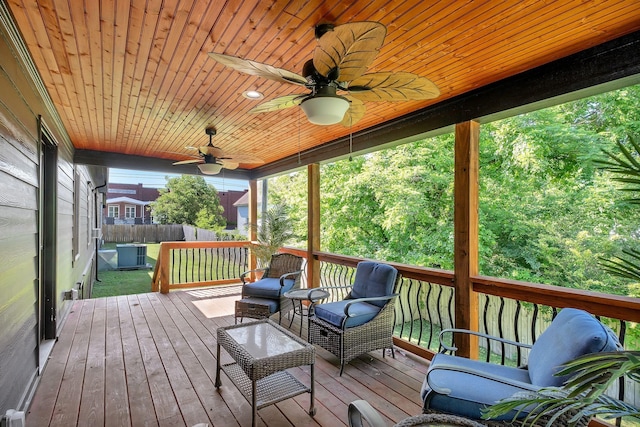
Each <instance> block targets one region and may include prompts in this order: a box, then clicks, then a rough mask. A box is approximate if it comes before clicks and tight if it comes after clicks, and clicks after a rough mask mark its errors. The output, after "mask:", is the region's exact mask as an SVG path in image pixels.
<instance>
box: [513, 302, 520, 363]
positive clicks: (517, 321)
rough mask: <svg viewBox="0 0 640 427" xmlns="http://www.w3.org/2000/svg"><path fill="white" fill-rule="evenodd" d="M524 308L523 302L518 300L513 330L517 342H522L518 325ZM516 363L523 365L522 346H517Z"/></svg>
mask: <svg viewBox="0 0 640 427" xmlns="http://www.w3.org/2000/svg"><path fill="white" fill-rule="evenodd" d="M521 308H522V304H521V303H520V301H516V314H515V321H514V323H513V331H514V335H515V337H514V340H515V341H516V342H520V334H519V333H518V330H519V328H518V325H519V324H520V309H521ZM516 365H517V366H520V365H522V352H521V349H520V347H516Z"/></svg>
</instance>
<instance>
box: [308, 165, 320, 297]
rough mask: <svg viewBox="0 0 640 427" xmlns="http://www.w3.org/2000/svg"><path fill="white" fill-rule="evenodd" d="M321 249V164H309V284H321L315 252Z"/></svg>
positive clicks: (314, 285) (310, 285)
mask: <svg viewBox="0 0 640 427" xmlns="http://www.w3.org/2000/svg"><path fill="white" fill-rule="evenodd" d="M319 250H320V165H319V164H318V163H312V164H310V165H308V166H307V286H308V287H309V288H317V287H318V286H320V261H318V260H316V259H314V258H313V253H314V252H315V251H319Z"/></svg>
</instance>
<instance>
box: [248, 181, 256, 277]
mask: <svg viewBox="0 0 640 427" xmlns="http://www.w3.org/2000/svg"><path fill="white" fill-rule="evenodd" d="M247 227H248V228H247V232H248V237H249V241H250V242H255V241H256V240H257V238H258V181H256V180H254V179H252V180H250V181H249V223H248V224H247ZM255 269H256V255H255V253H254V252H253V251H249V270H255ZM252 279H253V278H252Z"/></svg>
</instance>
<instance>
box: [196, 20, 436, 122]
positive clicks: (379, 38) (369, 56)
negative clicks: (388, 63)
mask: <svg viewBox="0 0 640 427" xmlns="http://www.w3.org/2000/svg"><path fill="white" fill-rule="evenodd" d="M386 33H387V29H386V27H385V26H384V25H383V24H381V23H379V22H370V21H363V22H352V23H348V24H343V25H337V26H334V25H333V24H320V25H317V26H316V27H315V36H316V39H317V42H318V45H317V47H316V48H315V51H314V54H313V59H310V60H309V61H307V62H306V63H305V64H304V67H303V70H302V75H299V74H297V73H294V72H291V71H288V70H284V69H281V68H276V67H273V66H271V65H267V64H262V63H259V62H255V61H250V60H248V59H242V58H238V57H235V56H230V55H224V54H220V53H213V52H212V53H209V56H210V57H211V58H212V59H214V60H216V61H217V62H219V63H221V64H223V65H225V66H227V67H230V68H233V69H235V70H237V71H240V72H243V73H246V74H251V75H254V76H259V77H264V78H267V79H270V80H275V81H278V82H281V83H291V84H295V85H299V86H304V87H306V88H307V89H309V90H310V91H311V93H304V94H293V95H286V96H281V97H279V98H275V99H272V100H271V101H267V102H265V103H263V104H260V105H258V106H257V107H255V108H253V109H252V110H250V112H251V113H263V112H268V111H277V110H281V109H284V108H290V107H295V106H297V105H299V106H300V108H302V110H303V111H304V112H305V114H306V115H307V118H308V119H309V121H310V122H311V123H314V124H319V125H330V124H335V123H341V124H342V125H343V126H347V127H349V126H351V125H352V124H354V123H356V122H357V121H358V120H360V119H361V118H362V117H363V116H364V113H365V106H364V103H363V101H410V100H424V99H432V98H436V97H437V96H438V95H440V91H439V90H438V87H437V86H436V85H435V84H434V83H433V82H432V81H431V80H429V79H427V78H426V77H422V76H419V75H416V74H413V73H409V72H404V71H400V72H378V73H370V74H364V73H365V72H366V70H367V68H368V67H369V65H371V63H372V62H373V60H374V59H375V57H376V55H377V54H378V51H379V50H380V48H381V47H382V43H383V41H384V37H385V35H386Z"/></svg>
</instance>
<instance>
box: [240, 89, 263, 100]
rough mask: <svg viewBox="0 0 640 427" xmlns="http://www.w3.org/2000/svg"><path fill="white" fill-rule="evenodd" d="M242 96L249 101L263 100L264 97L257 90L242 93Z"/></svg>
mask: <svg viewBox="0 0 640 427" xmlns="http://www.w3.org/2000/svg"><path fill="white" fill-rule="evenodd" d="M242 96H244V97H245V98H248V99H262V97H263V96H264V95H262V94H261V93H260V92H258V91H257V90H245V91H244V92H242Z"/></svg>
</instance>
